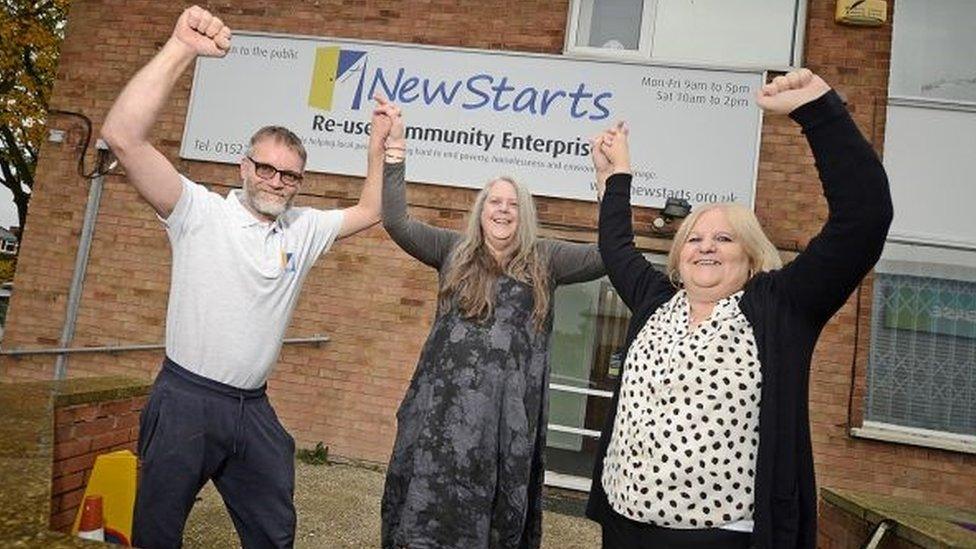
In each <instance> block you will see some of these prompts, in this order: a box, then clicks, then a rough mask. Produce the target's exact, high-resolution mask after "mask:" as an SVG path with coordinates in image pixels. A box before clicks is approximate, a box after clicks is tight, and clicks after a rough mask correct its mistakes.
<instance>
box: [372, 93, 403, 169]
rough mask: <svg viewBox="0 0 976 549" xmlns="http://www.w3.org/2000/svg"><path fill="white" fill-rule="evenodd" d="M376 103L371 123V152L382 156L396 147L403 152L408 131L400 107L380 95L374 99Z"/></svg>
mask: <svg viewBox="0 0 976 549" xmlns="http://www.w3.org/2000/svg"><path fill="white" fill-rule="evenodd" d="M373 99H374V100H375V101H376V108H375V109H373V118H372V121H371V122H370V132H369V150H370V152H371V153H372V152H378V153H380V154H382V153H383V152H384V151H385V150H386V148H388V147H395V148H397V149H399V152H401V156H402V152H403V148H404V145H405V143H406V139H405V138H404V134H405V133H406V130H405V129H404V126H403V117H402V115H401V113H400V107H398V106H396V105H395V104H393V103H390V102H389V101H387V100H386V99H385V98H383V97H382V96H380V95H376V96H374V97H373Z"/></svg>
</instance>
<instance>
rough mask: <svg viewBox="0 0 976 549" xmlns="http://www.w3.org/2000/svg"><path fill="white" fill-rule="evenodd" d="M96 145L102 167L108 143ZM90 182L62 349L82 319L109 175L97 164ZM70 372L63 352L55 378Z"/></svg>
mask: <svg viewBox="0 0 976 549" xmlns="http://www.w3.org/2000/svg"><path fill="white" fill-rule="evenodd" d="M95 148H97V149H98V166H99V167H100V166H102V165H103V164H104V161H105V160H106V159H107V158H108V155H109V152H108V145H106V144H105V142H104V141H102V140H101V139H99V140H98V141H97V142H96V144H95ZM109 169H111V167H109ZM106 171H107V170H106ZM90 181H91V186H90V187H89V188H88V204H87V205H86V206H85V221H84V223H83V224H82V226H81V237H80V239H79V242H78V253H77V254H76V255H75V269H74V272H73V273H72V275H71V288H70V289H69V290H68V307H67V310H66V311H65V314H64V326H62V328H61V339H59V340H58V347H60V348H62V349H64V348H68V347H70V346H71V340H72V339H74V337H75V322H76V321H77V319H78V309H79V306H80V305H81V293H82V291H83V290H84V287H85V270H86V269H87V268H88V256H89V254H90V252H91V243H92V235H94V234H95V219H96V218H97V217H98V206H99V204H100V203H101V201H102V187H103V185H104V184H105V175H104V173H102V171H101V170H100V169H98V167H96V175H95V176H94V177H92V178H91V179H90ZM67 375H68V354H67V353H59V354H58V358H57V360H56V361H55V363H54V379H64V378H65V377H67Z"/></svg>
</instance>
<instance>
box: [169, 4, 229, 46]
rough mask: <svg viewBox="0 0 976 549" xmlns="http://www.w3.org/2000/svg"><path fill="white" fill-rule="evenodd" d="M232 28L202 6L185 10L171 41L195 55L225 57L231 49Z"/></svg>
mask: <svg viewBox="0 0 976 549" xmlns="http://www.w3.org/2000/svg"><path fill="white" fill-rule="evenodd" d="M230 38H231V32H230V27H228V26H227V25H225V24H224V22H223V21H221V20H220V18H219V17H214V15H213V14H212V13H210V12H209V11H207V10H205V9H203V8H201V7H200V6H191V7H189V8H187V9H185V10H183V14H182V15H180V18H179V19H178V20H177V21H176V28H174V29H173V37H172V39H171V40H173V41H174V42H176V43H178V44H180V45H181V46H183V47H184V48H185V49H186V50H188V51H190V52H192V53H193V54H195V55H201V56H204V57H223V56H225V55H227V51H228V50H229V49H230Z"/></svg>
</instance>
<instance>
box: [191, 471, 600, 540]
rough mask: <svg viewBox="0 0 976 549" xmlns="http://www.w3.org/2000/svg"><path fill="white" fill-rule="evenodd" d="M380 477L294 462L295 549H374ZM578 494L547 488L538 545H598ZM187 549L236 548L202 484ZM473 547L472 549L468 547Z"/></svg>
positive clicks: (212, 492)
mask: <svg viewBox="0 0 976 549" xmlns="http://www.w3.org/2000/svg"><path fill="white" fill-rule="evenodd" d="M383 478H384V473H383V472H382V471H380V470H378V469H377V468H375V467H368V466H362V465H356V464H331V465H309V464H307V463H303V462H301V461H297V462H296V463H295V479H296V482H295V508H296V510H297V513H298V528H297V532H296V537H295V547H296V548H328V549H332V548H343V549H345V548H376V547H379V546H380V498H381V497H382V494H383ZM584 504H585V500H584V499H582V497H581V496H580V495H579V494H575V493H572V492H566V491H563V490H556V489H547V491H546V504H545V509H546V510H545V511H543V518H542V529H543V532H542V547H546V548H558V549H576V548H579V549H591V548H599V547H600V528H599V526H598V525H597V524H596V523H594V522H592V521H589V520H587V519H585V518H583V517H582V510H583V505H584ZM184 547H186V548H187V549H195V548H200V549H222V548H231V547H240V542H239V541H238V538H237V533H236V532H235V531H234V525H233V523H232V522H231V519H230V516H229V515H228V514H227V510H226V509H225V508H224V504H223V501H222V500H221V499H220V494H218V493H217V490H216V489H215V488H214V487H213V485H212V484H210V483H208V484H207V485H206V486H205V487H204V489H203V491H202V492H201V493H200V497H199V499H198V501H197V503H196V505H194V507H193V511H192V512H191V513H190V518H189V520H188V521H187V526H186V530H185V532H184ZM472 549H475V548H472Z"/></svg>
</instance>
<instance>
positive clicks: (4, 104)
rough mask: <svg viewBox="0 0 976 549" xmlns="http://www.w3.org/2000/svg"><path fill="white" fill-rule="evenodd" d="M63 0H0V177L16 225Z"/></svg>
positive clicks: (37, 140)
mask: <svg viewBox="0 0 976 549" xmlns="http://www.w3.org/2000/svg"><path fill="white" fill-rule="evenodd" d="M68 2H69V0H37V1H31V0H0V3H2V4H3V10H2V11H0V182H2V183H3V185H4V186H5V187H7V188H8V189H10V192H12V193H13V195H14V203H15V204H16V205H17V217H18V219H19V221H20V226H21V227H23V226H24V221H25V219H26V217H27V204H28V202H29V201H30V193H31V188H33V186H34V168H35V166H36V165H37V152H38V149H39V148H40V145H41V142H42V140H43V139H44V137H45V124H44V122H45V117H46V115H47V103H48V99H49V97H50V94H51V88H52V87H53V85H54V78H55V70H56V68H57V62H58V53H59V50H60V46H61V40H62V38H64V27H65V20H66V17H67V11H68Z"/></svg>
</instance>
